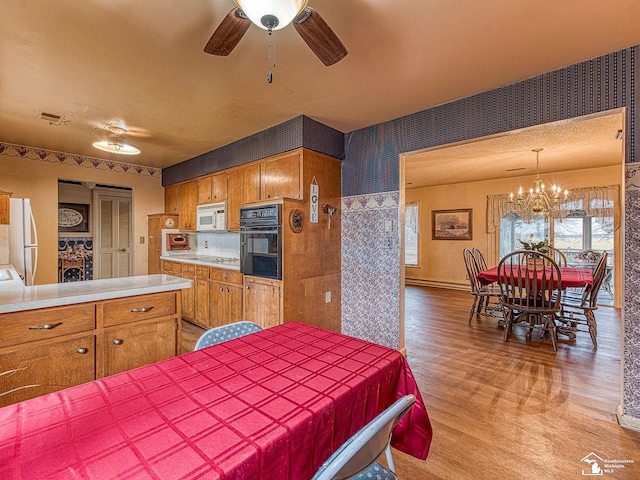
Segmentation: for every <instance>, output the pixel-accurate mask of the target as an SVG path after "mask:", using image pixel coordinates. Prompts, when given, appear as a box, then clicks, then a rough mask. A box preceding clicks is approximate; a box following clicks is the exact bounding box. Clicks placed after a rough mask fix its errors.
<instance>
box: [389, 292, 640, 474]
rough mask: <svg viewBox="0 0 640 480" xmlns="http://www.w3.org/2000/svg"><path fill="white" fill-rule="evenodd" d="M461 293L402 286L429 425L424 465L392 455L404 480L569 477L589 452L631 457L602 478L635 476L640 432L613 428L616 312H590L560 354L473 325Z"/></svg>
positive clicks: (617, 390)
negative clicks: (586, 324)
mask: <svg viewBox="0 0 640 480" xmlns="http://www.w3.org/2000/svg"><path fill="white" fill-rule="evenodd" d="M471 301H472V299H471V296H470V294H469V293H467V292H462V291H455V290H445V289H437V288H427V287H415V286H408V287H407V288H406V296H405V311H406V320H405V338H406V348H407V359H408V361H409V364H410V365H411V369H412V371H413V373H414V375H415V377H416V379H417V381H418V384H419V386H420V390H421V392H422V396H423V399H424V401H425V404H426V405H427V410H428V412H429V416H430V418H431V422H432V425H433V430H434V436H433V443H432V445H431V451H430V453H429V457H428V458H427V460H426V461H421V460H417V459H415V458H413V457H410V456H408V455H404V454H402V453H401V452H398V451H394V459H395V461H396V467H397V471H398V474H399V476H400V478H407V479H409V478H411V479H443V480H445V479H446V480H451V479H455V480H464V479H474V480H477V479H536V480H538V479H554V480H556V479H571V478H576V479H577V478H583V476H582V472H583V470H584V472H585V473H590V472H591V470H590V467H589V465H588V464H587V463H586V462H582V461H581V460H582V459H583V458H584V457H586V456H587V455H589V454H590V453H591V452H593V453H595V454H596V455H598V456H599V457H601V458H602V459H606V460H634V461H635V464H626V465H625V466H624V468H622V469H620V468H616V469H615V471H614V472H613V473H610V472H607V471H605V472H604V475H603V477H601V478H615V479H640V433H638V432H633V431H630V430H625V429H623V428H622V427H620V426H619V425H618V424H617V421H616V416H615V412H616V409H617V406H618V404H619V402H620V398H621V362H620V355H621V352H620V350H621V348H620V344H621V341H620V335H621V325H620V314H619V311H618V310H616V309H613V308H610V307H600V308H599V309H598V310H597V311H596V318H597V321H598V348H597V349H594V348H593V347H592V344H591V340H590V338H589V334H588V333H582V334H579V335H578V338H577V339H576V340H574V341H572V342H570V341H568V340H567V339H566V338H565V337H560V340H559V342H558V353H557V354H554V352H553V349H552V347H551V342H550V340H549V339H546V338H542V339H541V338H539V336H536V335H535V334H534V338H533V339H532V340H529V341H527V340H526V339H525V332H524V330H521V329H518V328H515V329H514V332H513V334H512V335H511V336H510V338H509V341H508V342H504V341H503V335H504V330H503V329H502V328H501V327H498V326H497V322H496V320H495V319H492V318H480V319H475V318H474V320H473V322H472V324H471V325H469V324H468V322H467V320H468V314H469V308H470V306H471Z"/></svg>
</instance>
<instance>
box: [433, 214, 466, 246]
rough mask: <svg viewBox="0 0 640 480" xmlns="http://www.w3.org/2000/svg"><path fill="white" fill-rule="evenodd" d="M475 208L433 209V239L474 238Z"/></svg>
mask: <svg viewBox="0 0 640 480" xmlns="http://www.w3.org/2000/svg"><path fill="white" fill-rule="evenodd" d="M472 212H473V209H471V208H463V209H458V210H431V239H432V240H473V218H472Z"/></svg>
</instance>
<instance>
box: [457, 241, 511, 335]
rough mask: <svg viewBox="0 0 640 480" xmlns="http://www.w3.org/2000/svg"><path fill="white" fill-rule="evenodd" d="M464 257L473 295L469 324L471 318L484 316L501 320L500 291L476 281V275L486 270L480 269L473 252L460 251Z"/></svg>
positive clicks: (493, 286) (468, 250) (467, 249)
mask: <svg viewBox="0 0 640 480" xmlns="http://www.w3.org/2000/svg"><path fill="white" fill-rule="evenodd" d="M462 255H463V257H464V265H465V268H466V269H467V277H468V278H469V285H470V287H471V295H473V303H472V305H471V310H469V324H471V320H472V319H473V316H474V315H476V316H484V317H493V318H500V319H501V318H502V307H500V302H499V298H500V290H499V289H498V288H496V286H495V285H483V284H482V283H481V282H480V281H479V280H478V273H480V272H481V271H483V270H486V268H481V267H480V266H479V265H478V262H477V261H476V259H475V256H474V254H473V251H472V250H471V249H469V248H465V249H464V250H463V251H462ZM485 267H486V262H485Z"/></svg>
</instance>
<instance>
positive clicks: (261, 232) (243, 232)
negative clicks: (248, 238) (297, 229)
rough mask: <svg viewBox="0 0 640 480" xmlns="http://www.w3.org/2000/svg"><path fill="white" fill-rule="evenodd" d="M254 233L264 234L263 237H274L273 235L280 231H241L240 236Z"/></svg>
mask: <svg viewBox="0 0 640 480" xmlns="http://www.w3.org/2000/svg"><path fill="white" fill-rule="evenodd" d="M252 233H257V234H262V235H272V234H276V235H277V234H278V229H268V230H261V229H253V230H242V229H241V230H240V234H241V235H242V234H252Z"/></svg>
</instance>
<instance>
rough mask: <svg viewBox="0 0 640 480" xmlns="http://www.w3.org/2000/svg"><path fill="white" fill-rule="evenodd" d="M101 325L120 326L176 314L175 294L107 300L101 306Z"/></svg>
mask: <svg viewBox="0 0 640 480" xmlns="http://www.w3.org/2000/svg"><path fill="white" fill-rule="evenodd" d="M101 307H102V315H103V322H104V323H103V325H104V326H105V327H107V326H110V325H120V324H123V323H130V322H138V321H141V320H147V319H149V318H155V317H164V316H166V315H174V314H175V313H176V294H175V292H167V293H154V294H151V295H140V296H137V297H129V298H123V299H119V300H108V301H106V302H104V303H103V304H102V306H101Z"/></svg>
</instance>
